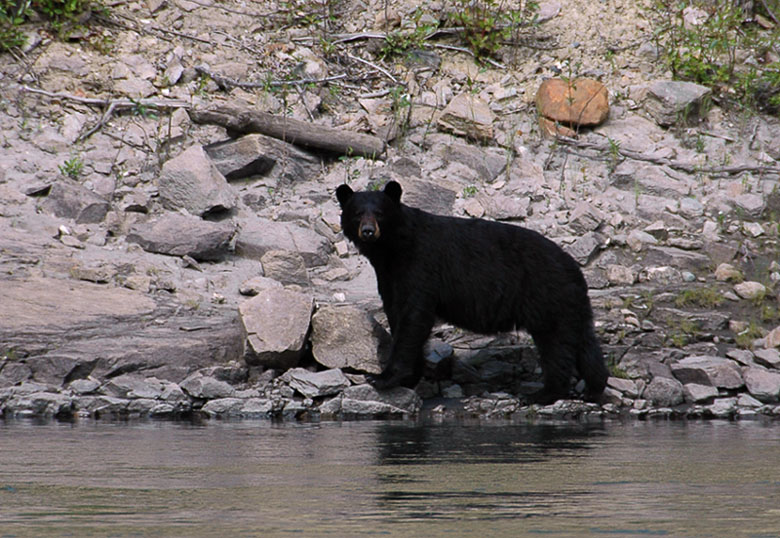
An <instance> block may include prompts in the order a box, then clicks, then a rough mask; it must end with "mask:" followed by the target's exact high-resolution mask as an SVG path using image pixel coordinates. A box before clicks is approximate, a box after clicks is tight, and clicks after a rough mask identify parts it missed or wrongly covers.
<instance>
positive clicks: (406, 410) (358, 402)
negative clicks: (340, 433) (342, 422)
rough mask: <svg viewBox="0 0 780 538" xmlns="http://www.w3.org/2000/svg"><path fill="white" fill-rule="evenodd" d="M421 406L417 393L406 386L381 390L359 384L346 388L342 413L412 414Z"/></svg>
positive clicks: (370, 415) (366, 415)
mask: <svg viewBox="0 0 780 538" xmlns="http://www.w3.org/2000/svg"><path fill="white" fill-rule="evenodd" d="M421 408H422V400H421V399H420V397H419V396H418V395H417V393H416V392H415V391H413V390H412V389H408V388H405V387H396V388H394V389H391V390H387V391H382V392H379V391H377V390H376V389H375V388H374V387H372V386H371V385H357V386H354V387H349V388H347V389H346V390H344V392H343V394H342V398H341V413H343V414H344V415H347V416H360V417H379V416H388V415H392V416H400V415H408V416H411V415H415V414H417V412H419V410H420V409H421Z"/></svg>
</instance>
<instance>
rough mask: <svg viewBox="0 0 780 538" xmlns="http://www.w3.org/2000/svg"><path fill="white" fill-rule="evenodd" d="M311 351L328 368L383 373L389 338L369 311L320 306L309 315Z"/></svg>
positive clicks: (342, 306)
mask: <svg viewBox="0 0 780 538" xmlns="http://www.w3.org/2000/svg"><path fill="white" fill-rule="evenodd" d="M311 340H312V353H313V354H314V359H315V360H316V361H317V362H318V363H320V364H322V365H323V366H326V367H328V368H353V369H355V370H359V371H361V372H367V373H369V374H380V373H382V369H383V363H384V361H385V360H386V359H387V357H388V356H389V352H390V345H391V338H390V335H389V334H388V332H387V331H386V330H385V329H384V328H383V327H382V326H381V325H380V324H379V323H378V322H377V321H376V319H374V317H373V316H371V315H370V314H369V313H368V312H366V311H364V310H361V309H360V308H358V307H355V306H352V305H338V306H336V305H322V306H320V307H319V308H318V309H317V312H316V313H315V314H314V316H312V336H311Z"/></svg>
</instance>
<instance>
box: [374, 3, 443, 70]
mask: <svg viewBox="0 0 780 538" xmlns="http://www.w3.org/2000/svg"><path fill="white" fill-rule="evenodd" d="M424 15H425V12H424V11H423V10H422V9H421V8H417V9H416V10H415V11H414V13H412V16H411V23H412V24H413V27H412V29H411V30H406V31H404V30H399V31H395V32H389V33H387V34H386V35H385V42H384V44H383V45H382V48H381V49H380V50H379V55H380V57H381V58H387V57H389V56H398V55H403V54H406V53H408V52H409V51H411V50H413V49H420V48H422V47H423V45H424V44H425V40H426V39H427V38H428V36H430V35H432V34H434V33H435V32H436V30H437V29H438V27H439V23H438V21H436V22H431V21H428V20H427V19H426V18H425V17H424Z"/></svg>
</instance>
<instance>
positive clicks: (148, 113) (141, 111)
mask: <svg viewBox="0 0 780 538" xmlns="http://www.w3.org/2000/svg"><path fill="white" fill-rule="evenodd" d="M130 101H131V102H132V103H133V108H132V114H133V116H141V117H142V118H151V119H155V120H156V119H157V113H156V111H157V107H155V106H154V105H147V104H146V103H143V102H142V101H140V100H135V99H133V98H130Z"/></svg>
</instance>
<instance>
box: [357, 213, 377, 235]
mask: <svg viewBox="0 0 780 538" xmlns="http://www.w3.org/2000/svg"><path fill="white" fill-rule="evenodd" d="M358 237H360V239H361V240H363V241H376V240H377V239H379V223H378V222H377V221H376V219H375V218H374V217H370V216H369V217H363V218H362V219H360V227H359V228H358Z"/></svg>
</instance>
